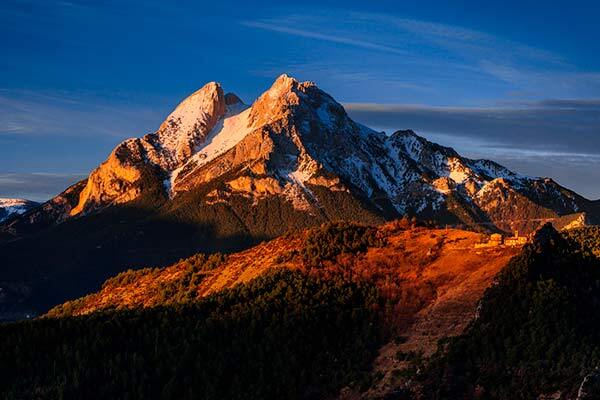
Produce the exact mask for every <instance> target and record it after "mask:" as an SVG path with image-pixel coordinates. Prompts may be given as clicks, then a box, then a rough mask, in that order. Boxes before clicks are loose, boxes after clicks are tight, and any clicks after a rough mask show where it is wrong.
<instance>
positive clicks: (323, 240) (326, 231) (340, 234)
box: [302, 222, 385, 264]
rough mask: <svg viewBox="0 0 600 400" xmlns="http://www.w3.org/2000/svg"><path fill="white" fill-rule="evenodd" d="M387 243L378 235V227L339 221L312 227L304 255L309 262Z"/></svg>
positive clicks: (333, 257) (328, 258)
mask: <svg viewBox="0 0 600 400" xmlns="http://www.w3.org/2000/svg"><path fill="white" fill-rule="evenodd" d="M384 244H385V243H384V241H383V239H381V238H379V237H378V236H377V228H374V227H371V226H364V225H358V224H351V223H346V222H337V223H330V224H326V225H323V226H321V227H319V228H314V229H312V230H311V231H310V232H309V233H308V236H307V237H306V242H305V244H304V246H303V249H302V255H303V257H304V259H305V260H306V261H308V262H309V263H312V264H314V263H318V262H319V261H323V260H333V259H335V257H337V256H338V255H340V254H343V253H357V252H362V251H366V250H367V248H368V247H379V246H383V245H384Z"/></svg>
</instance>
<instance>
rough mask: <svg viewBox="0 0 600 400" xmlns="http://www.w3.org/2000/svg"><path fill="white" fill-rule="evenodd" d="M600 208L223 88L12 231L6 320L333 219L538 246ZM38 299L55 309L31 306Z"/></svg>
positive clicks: (315, 100)
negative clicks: (129, 273) (543, 231)
mask: <svg viewBox="0 0 600 400" xmlns="http://www.w3.org/2000/svg"><path fill="white" fill-rule="evenodd" d="M598 204H599V203H598V202H592V201H589V200H586V199H584V198H583V197H581V196H579V195H577V194H576V193H574V192H572V191H570V190H568V189H565V188H563V187H561V186H560V185H558V184H557V183H555V182H554V181H552V180H549V179H537V178H530V177H526V176H523V175H519V174H516V173H514V172H512V171H510V170H508V169H506V168H505V167H503V166H501V165H499V164H497V163H495V162H493V161H489V160H471V159H468V158H465V157H461V156H460V155H459V154H458V153H457V152H456V151H455V150H454V149H451V148H448V147H443V146H440V145H437V144H435V143H432V142H429V141H427V140H426V139H425V138H422V137H420V136H418V135H417V134H416V133H414V132H413V131H411V130H399V131H396V132H394V133H393V134H391V135H386V134H384V133H381V132H376V131H374V130H372V129H370V128H368V127H366V126H364V125H362V124H359V123H356V122H354V121H353V120H352V119H350V117H349V116H348V115H347V114H346V112H345V110H344V108H343V106H342V105H341V104H339V103H338V102H336V101H335V100H334V99H333V97H331V96H330V95H329V94H327V93H325V92H324V91H322V90H321V89H319V88H318V86H317V85H316V84H315V83H313V82H299V81H297V80H296V79H294V78H292V77H289V76H287V75H281V76H280V77H279V78H277V79H276V80H275V82H274V83H273V84H272V86H271V87H270V88H269V89H268V90H267V91H265V93H263V94H262V95H261V96H260V97H258V99H256V101H254V102H253V104H252V105H245V104H244V103H243V102H242V101H241V100H240V99H239V97H237V96H236V95H234V94H233V93H226V92H225V91H224V90H223V88H222V87H221V85H220V84H218V83H216V82H211V83H208V84H206V85H205V86H204V87H202V88H201V89H200V90H198V91H196V92H194V93H193V94H192V95H190V96H189V97H188V98H186V99H185V100H184V101H183V102H182V103H180V105H178V106H177V107H176V108H175V109H174V110H173V112H172V113H171V114H169V116H168V117H167V118H166V119H165V121H164V122H163V123H162V124H161V125H160V127H159V128H158V130H157V131H156V132H154V133H150V134H147V135H144V136H142V137H140V138H132V139H127V140H125V141H123V142H122V143H120V144H119V145H118V146H116V147H115V149H114V150H113V151H112V152H111V154H110V155H109V157H108V158H107V160H106V161H104V162H103V163H102V164H101V165H100V166H98V168H96V169H95V170H94V171H92V173H91V174H90V175H89V177H88V178H86V179H84V180H82V181H80V182H78V183H76V184H74V185H72V186H71V187H69V188H68V189H67V190H65V191H64V192H63V193H61V194H59V195H58V196H56V197H54V198H53V199H51V200H49V201H48V202H46V203H44V204H42V205H41V206H39V207H37V208H36V209H33V210H30V211H28V212H26V213H24V214H23V215H21V216H19V217H17V218H12V219H11V220H10V221H7V222H6V223H4V224H0V252H2V254H3V255H4V257H5V260H6V264H7V265H8V267H7V268H5V269H4V270H3V271H1V272H0V282H3V283H2V284H3V285H4V287H12V288H17V289H14V290H13V291H12V292H14V293H15V296H16V299H19V300H15V299H13V298H12V297H11V296H8V298H10V299H13V300H6V299H4V300H3V301H0V311H1V310H2V309H3V307H7V308H9V309H11V310H12V307H13V306H14V304H15V301H17V302H18V303H19V304H20V306H19V307H21V308H22V307H25V304H31V305H30V306H28V307H31V308H33V309H37V310H42V311H43V310H44V309H47V307H49V306H52V305H54V304H57V303H58V302H62V301H64V300H66V299H68V298H72V297H77V296H81V295H83V294H85V293H86V292H90V291H94V290H96V289H97V287H98V285H99V284H100V283H101V282H102V281H103V280H104V279H106V278H108V277H109V276H111V275H114V274H116V273H118V272H120V271H123V270H124V269H127V268H130V267H131V266H138V265H165V264H168V263H172V262H174V261H176V260H177V259H179V258H182V257H186V256H189V255H191V254H194V253H197V252H215V251H225V252H229V251H238V250H242V249H244V248H248V247H249V246H252V245H254V244H256V243H258V242H260V241H262V240H266V239H271V238H274V237H277V236H279V235H282V234H284V233H285V232H287V231H289V230H295V229H303V228H307V227H310V226H315V225H319V224H321V223H325V222H329V221H340V220H343V221H354V222H360V223H366V224H381V223H383V222H385V221H388V220H393V219H396V218H400V217H403V216H410V217H416V218H417V219H420V220H430V221H434V222H435V223H436V224H438V225H450V226H462V227H468V228H469V229H473V230H478V231H492V232H494V231H495V232H505V233H507V232H511V233H512V232H513V231H514V230H518V231H519V232H521V233H524V234H527V233H529V232H533V231H534V230H535V229H536V228H537V227H538V226H540V225H541V224H543V223H545V222H547V221H549V220H550V221H553V222H554V223H555V225H557V227H558V228H562V227H577V226H581V225H583V224H586V223H588V222H589V221H594V219H595V218H597V216H598V215H600V207H599V205H598ZM32 249H34V250H35V251H31V250H32ZM13 266H18V267H13ZM48 282H52V283H53V284H54V285H55V286H57V287H56V288H54V289H50V286H48ZM82 282H84V283H82ZM15 285H16V286H15ZM21 287H25V288H27V290H25V291H23V290H21V289H18V288H21ZM32 288H36V289H35V290H32ZM40 290H41V291H42V292H43V293H45V295H44V299H43V300H42V299H36V296H37V295H35V294H31V293H36V292H38V291H40ZM12 292H11V293H12ZM22 293H25V295H23V294H22ZM23 296H24V297H25V298H28V299H29V300H26V301H25V300H23ZM28 310H29V308H28ZM11 312H13V311H11ZM28 312H29V311H28ZM11 315H12V314H11Z"/></svg>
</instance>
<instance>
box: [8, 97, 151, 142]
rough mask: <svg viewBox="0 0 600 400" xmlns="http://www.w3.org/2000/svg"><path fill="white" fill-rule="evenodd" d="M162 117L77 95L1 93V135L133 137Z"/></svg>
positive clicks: (135, 107)
mask: <svg viewBox="0 0 600 400" xmlns="http://www.w3.org/2000/svg"><path fill="white" fill-rule="evenodd" d="M161 117H162V115H161V113H160V112H159V111H158V110H156V109H153V108H148V107H140V106H133V105H126V104H125V105H114V104H106V103H104V102H102V101H100V100H99V99H98V98H93V97H92V98H85V97H81V96H78V95H76V94H71V95H68V94H65V93H47V92H36V91H31V90H14V89H12V90H8V89H0V135H3V134H4V135H6V134H9V135H14V134H31V135H53V134H60V135H67V136H68V135H78V136H86V135H88V136H89V135H105V136H115V137H123V136H133V135H139V134H144V133H147V132H148V131H150V129H151V128H152V127H153V126H154V127H156V126H157V125H158V123H159V122H160V118H161ZM144 127H146V128H145V130H144Z"/></svg>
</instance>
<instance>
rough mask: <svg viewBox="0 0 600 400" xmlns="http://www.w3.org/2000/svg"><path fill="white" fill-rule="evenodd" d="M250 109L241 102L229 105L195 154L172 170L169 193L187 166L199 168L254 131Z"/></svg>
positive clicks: (168, 184)
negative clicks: (251, 124)
mask: <svg viewBox="0 0 600 400" xmlns="http://www.w3.org/2000/svg"><path fill="white" fill-rule="evenodd" d="M250 111H251V109H250V108H249V107H248V106H247V105H245V104H240V103H237V104H232V105H231V106H229V107H228V109H227V113H226V114H225V116H224V117H223V118H221V119H220V120H219V121H218V122H217V124H216V125H215V127H214V128H213V129H212V130H211V131H210V132H209V133H208V135H207V136H206V140H205V141H204V143H202V144H201V145H200V146H198V147H197V148H196V149H195V153H194V155H193V156H192V157H190V159H189V160H188V161H187V162H186V163H185V164H183V165H182V166H181V167H179V168H177V169H175V170H173V171H172V172H171V174H170V177H169V179H168V183H167V182H165V188H168V190H169V193H172V190H173V188H174V187H175V181H176V179H177V178H178V176H179V174H180V172H181V171H182V170H183V169H184V168H185V167H186V166H189V165H194V168H197V167H200V166H202V165H204V164H206V163H208V162H210V161H212V160H214V159H215V158H217V157H218V156H220V155H221V154H224V153H225V152H227V151H228V150H230V149H231V148H233V147H234V146H235V145H237V144H238V143H239V142H241V141H242V139H244V138H245V137H246V136H247V135H248V134H249V133H250V132H252V130H253V127H252V126H250V120H249V116H250Z"/></svg>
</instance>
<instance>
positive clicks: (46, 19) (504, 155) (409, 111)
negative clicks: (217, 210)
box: [0, 0, 600, 200]
mask: <svg viewBox="0 0 600 400" xmlns="http://www.w3.org/2000/svg"><path fill="white" fill-rule="evenodd" d="M372 3H376V4H372ZM410 3H414V4H409V2H386V1H378V2H364V1H360V2H358V1H357V2H353V1H344V2H328V1H318V2H311V1H303V2H295V3H287V4H286V3H282V2H248V1H244V2H238V1H233V0H230V1H227V2H197V1H196V2H182V1H180V2H176V4H171V5H168V4H166V2H162V1H144V2H141V1H140V2H137V1H89V2H88V1H86V2H84V1H53V0H46V1H13V0H4V1H3V2H2V3H1V4H0V45H1V50H2V57H0V196H21V197H29V198H33V199H36V200H42V199H45V198H48V197H50V196H51V195H53V194H56V193H57V192H59V191H60V190H61V189H63V188H64V186H66V185H68V184H69V183H71V182H74V181H75V180H77V179H79V178H80V177H82V176H83V175H85V174H87V173H88V172H89V171H90V170H91V169H93V168H94V167H95V166H96V165H97V164H98V163H100V162H101V161H102V160H104V159H105V158H106V156H107V155H108V153H109V152H110V150H111V149H112V148H113V147H114V146H115V145H116V144H117V143H118V142H120V141H121V140H123V139H124V138H127V137H132V136H140V135H143V134H144V133H147V132H150V131H153V130H154V129H156V128H157V127H158V125H159V124H160V122H161V121H162V120H163V119H164V117H165V116H166V115H167V114H168V113H169V111H170V110H171V109H172V108H173V107H175V106H176V105H177V103H178V102H179V101H180V100H182V99H183V98H184V97H185V96H186V95H187V94H189V93H191V92H193V91H194V90H196V89H198V88H199V87H201V86H202V85H203V84H205V83H206V82H208V81H212V80H216V81H219V82H221V83H222V85H223V86H224V87H225V89H226V90H227V91H233V92H235V93H237V94H238V95H239V96H240V97H242V98H243V99H244V100H245V101H246V102H251V101H252V100H253V99H254V98H256V97H257V96H258V95H259V94H260V93H261V92H262V91H264V90H265V89H266V88H268V86H269V85H270V83H271V82H272V80H273V79H274V78H275V77H276V76H278V75H279V74H281V73H283V72H286V73H288V74H291V75H293V76H295V77H297V78H298V79H301V80H312V81H315V82H317V84H318V85H319V86H320V87H321V88H323V89H324V90H326V91H327V92H329V93H330V94H331V95H332V96H334V97H335V98H336V99H337V100H338V101H340V102H341V103H343V104H344V105H345V106H346V109H347V111H348V112H349V114H350V115H351V116H352V117H353V118H355V119H356V120H358V121H360V122H363V123H365V124H367V125H370V126H372V127H374V128H377V129H381V130H386V131H388V132H392V131H394V130H396V129H405V128H412V129H414V130H415V131H417V132H418V133H420V134H421V135H423V136H425V137H427V138H429V139H431V140H433V141H436V142H439V143H441V144H444V145H449V146H453V147H455V148H456V150H457V151H459V152H460V153H461V154H463V155H466V156H470V157H485V158H490V159H494V160H496V161H499V162H501V163H503V164H505V165H506V166H508V167H510V168H512V169H515V170H517V171H519V172H522V173H525V174H530V175H536V176H538V175H540V176H551V177H553V178H555V179H556V180H558V181H559V182H560V183H561V184H563V185H565V186H567V187H570V188H573V189H575V190H576V191H578V192H580V193H581V194H583V195H585V196H587V197H589V198H600V34H599V33H598V29H597V16H598V15H600V5H596V4H594V2H592V1H589V2H577V1H569V2H553V3H552V5H549V4H543V5H542V3H540V2H539V1H535V2H534V1H502V2H500V1H498V2H480V1H479V2H475V1H473V2H467V1H453V2H441V1H420V2H418V4H416V3H417V2H410ZM484 3H485V4H484Z"/></svg>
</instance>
